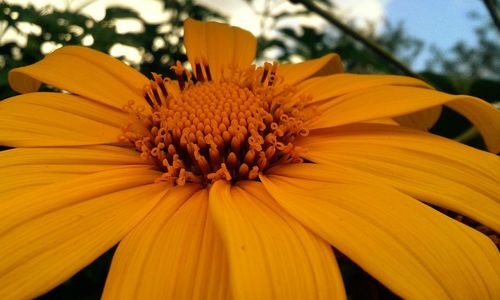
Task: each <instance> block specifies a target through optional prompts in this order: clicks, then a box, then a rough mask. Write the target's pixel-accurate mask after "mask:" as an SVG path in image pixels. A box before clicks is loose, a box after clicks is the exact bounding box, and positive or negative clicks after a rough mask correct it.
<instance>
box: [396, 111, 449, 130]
mask: <svg viewBox="0 0 500 300" xmlns="http://www.w3.org/2000/svg"><path fill="white" fill-rule="evenodd" d="M441 111H442V106H436V107H432V108H429V109H425V110H421V111H417V112H414V113H411V114H408V115H404V116H399V117H396V118H395V120H396V121H397V122H398V123H399V124H401V125H403V126H406V127H410V128H415V129H420V130H429V129H431V128H432V126H434V124H436V122H437V120H438V119H439V117H440V116H441Z"/></svg>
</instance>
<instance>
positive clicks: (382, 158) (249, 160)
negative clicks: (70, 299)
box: [0, 20, 500, 299]
mask: <svg viewBox="0 0 500 300" xmlns="http://www.w3.org/2000/svg"><path fill="white" fill-rule="evenodd" d="M185 45H186V48H187V52H188V58H189V61H190V63H191V66H192V69H193V73H194V77H193V76H192V75H191V73H190V72H188V71H187V70H186V69H185V68H184V67H183V66H182V65H181V64H177V65H176V66H174V67H173V70H174V71H175V73H176V75H177V80H168V79H164V78H162V77H161V76H160V75H156V74H153V79H152V80H151V81H149V80H148V79H146V78H145V77H144V76H143V75H141V74H139V73H138V72H136V71H135V70H133V69H132V68H129V67H128V66H126V65H125V64H123V63H121V62H119V61H118V60H115V59H113V58H111V57H109V56H107V55H105V54H102V53H99V52H96V51H94V50H91V49H87V48H83V47H73V46H72V47H64V48H61V49H59V50H57V51H55V52H54V53H52V54H49V55H48V56H47V57H45V58H44V59H43V60H41V61H40V62H38V63H35V64H33V65H30V66H27V67H22V68H18V69H14V70H12V71H11V72H10V74H9V81H10V84H11V86H12V88H13V89H14V90H16V91H18V92H20V93H22V95H19V96H16V97H12V98H10V99H6V100H4V101H2V102H1V103H0V144H2V145H5V146H8V147H15V148H14V149H10V150H7V151H3V152H1V153H0V165H1V172H2V183H1V184H0V198H1V200H0V252H1V255H0V298H1V299H11V298H13V299H18V298H31V297H35V296H37V295H40V294H42V293H44V292H47V291H48V290H50V289H51V288H53V287H55V286H57V285H58V284H60V283H62V282H64V281H65V280H66V279H68V278H69V277H70V276H71V275H73V274H74V273H76V272H77V271H78V270H80V269H82V268H83V267H85V266H86V265H88V264H89V263H90V262H92V261H93V260H94V259H96V258H97V257H98V256H99V255H101V254H102V253H104V252H105V251H106V250H108V249H110V248H111V247H112V246H113V245H115V244H117V243H119V245H118V248H117V250H116V253H115V255H114V258H113V262H112V265H111V269H110V271H109V275H108V278H107V282H106V286H105V289H104V294H103V297H104V298H105V299H128V298H136V299H191V298H198V299H218V298H228V297H229V298H236V299H344V298H345V291H344V286H343V282H342V278H341V275H340V272H339V268H338V266H337V263H336V260H335V257H334V254H333V252H332V250H331V246H334V247H335V248H336V249H338V250H339V251H340V252H342V253H343V254H344V255H346V256H348V257H349V258H350V259H352V260H353V261H354V262H356V263H357V264H358V265H359V266H361V267H362V268H363V269H364V270H365V271H367V272H368V273H370V274H371V275H372V276H374V277H375V278H376V279H378V280H379V281H380V282H382V283H383V284H384V285H386V286H387V287H388V288H389V289H391V290H392V291H393V292H394V293H396V294H397V295H399V296H401V297H403V298H409V299H416V298H419V299H447V298H453V299H459V298H460V299H488V298H491V299H499V298H500V271H499V270H500V255H499V252H498V250H497V249H496V247H495V245H494V244H493V243H492V242H491V241H490V240H489V239H488V238H487V237H486V236H484V235H483V234H481V233H479V232H478V231H476V230H474V229H471V228H470V227H467V226H465V225H463V224H462V223H459V222H457V221H455V220H453V219H451V218H449V217H447V216H446V215H444V214H442V213H439V212H438V211H437V210H435V209H433V208H431V207H430V206H428V205H427V204H431V205H436V206H440V207H443V208H445V209H448V210H452V211H455V212H457V213H460V214H462V215H465V216H468V217H470V218H472V219H475V220H477V221H478V222H480V223H482V224H484V225H486V226H488V227H490V228H492V229H493V230H495V231H497V232H498V231H500V209H499V200H500V199H499V195H500V185H499V174H500V160H499V158H498V157H497V156H496V155H494V154H492V153H487V152H483V151H479V150H476V149H473V148H470V147H468V146H465V145H462V144H459V143H457V142H454V141H451V140H447V139H445V138H441V137H438V136H435V135H432V134H429V133H427V132H425V131H424V130H417V129H411V128H410V127H411V126H410V125H412V126H413V127H418V128H419V129H425V128H428V127H430V126H431V125H432V124H433V122H434V121H435V119H436V117H437V116H438V115H439V113H440V110H439V107H440V106H441V105H447V106H448V107H450V108H452V109H454V110H456V111H458V112H460V113H462V114H463V115H464V116H465V117H467V118H469V120H470V121H471V122H472V123H473V124H475V125H476V127H477V128H478V129H479V130H480V131H481V133H482V134H483V137H484V139H485V142H486V145H487V146H488V148H489V149H490V151H491V152H495V153H496V152H498V151H499V150H500V117H499V112H498V111H497V110H496V109H495V108H493V107H492V106H490V105H489V104H488V103H486V102H484V101H482V100H480V99H476V98H472V97H468V96H456V95H448V94H445V93H441V92H438V91H435V90H433V89H432V88H431V87H429V86H428V85H426V84H425V83H423V82H421V81H418V80H416V79H412V78H407V77H402V76H387V75H354V74H342V73H341V70H342V67H341V65H340V62H339V57H338V56H337V55H335V54H331V55H327V56H325V57H322V58H319V59H315V60H311V61H307V62H304V63H300V64H283V65H279V66H278V65H277V64H266V65H264V66H263V67H259V68H256V67H255V66H253V65H251V62H252V60H253V59H254V55H255V48H256V42H255V38H254V37H253V36H252V35H251V34H249V33H248V32H246V31H244V30H241V29H239V28H235V27H229V26H227V25H223V24H218V23H202V22H198V21H194V20H187V21H186V24H185ZM195 78H196V79H195ZM41 83H45V84H48V85H51V86H54V87H57V88H59V89H61V90H65V91H68V92H69V93H49V92H36V91H37V90H38V88H39V86H40V85H41ZM395 120H396V121H398V123H396V121H395ZM401 124H404V125H405V126H402V125H401ZM422 202H425V203H427V204H423V203H422Z"/></svg>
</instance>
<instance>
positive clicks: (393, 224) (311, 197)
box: [261, 175, 500, 299]
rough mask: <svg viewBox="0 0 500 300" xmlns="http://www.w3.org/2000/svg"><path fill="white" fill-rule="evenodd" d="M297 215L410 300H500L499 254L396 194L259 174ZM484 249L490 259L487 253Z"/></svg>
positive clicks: (456, 225)
mask: <svg viewBox="0 0 500 300" xmlns="http://www.w3.org/2000/svg"><path fill="white" fill-rule="evenodd" d="M261 180H262V181H263V183H264V185H265V187H266V189H267V190H268V191H269V192H270V193H271V195H272V196H273V197H274V198H275V199H276V200H277V201H278V202H279V204H280V205H281V206H282V207H283V208H284V209H285V210H286V211H288V212H289V213H290V214H291V215H293V216H294V217H295V218H297V219H298V220H299V221H300V222H302V223H303V224H304V225H305V226H307V227H308V228H310V229H311V230H312V231H314V232H315V233H317V234H318V235H319V236H320V237H322V238H323V239H325V240H327V241H328V242H330V243H331V244H332V245H333V246H335V247H336V248H337V249H339V250H340V251H341V252H342V253H344V254H345V255H347V256H348V257H349V258H351V259H352V260H353V261H354V262H356V263H357V264H358V265H360V266H361V267H362V268H363V269H364V270H366V271H367V272H368V273H370V274H371V275H373V276H374V277H375V278H377V279H378V280H379V281H381V282H382V283H383V284H384V285H386V286H387V287H388V288H389V289H391V290H392V291H393V292H395V293H396V294H397V295H399V296H401V297H402V298H405V299H447V298H450V299H456V298H463V299H495V298H498V297H500V290H499V289H498V287H499V286H500V276H499V274H498V271H497V270H498V269H499V268H500V254H499V253H498V251H497V250H496V249H494V247H492V244H493V243H492V242H491V241H488V239H484V238H483V239H479V238H477V240H475V241H472V240H471V238H470V237H469V235H474V236H481V234H480V233H479V232H474V233H472V232H469V233H467V234H465V233H464V231H463V230H464V229H463V227H465V225H463V224H461V223H458V222H456V221H454V220H452V219H450V218H448V217H446V216H445V215H442V214H440V213H439V212H437V211H435V210H434V209H432V208H430V207H428V206H426V205H424V204H422V203H420V202H419V201H417V200H415V199H413V198H411V197H408V196H406V195H404V194H402V193H400V192H397V191H395V190H392V189H390V188H384V187H380V186H369V185H359V184H332V183H325V182H318V181H310V180H301V179H297V178H288V177H286V176H276V175H270V176H261ZM483 251H486V252H488V256H484V255H481V254H482V252H483Z"/></svg>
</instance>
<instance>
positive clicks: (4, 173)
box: [0, 146, 148, 201]
mask: <svg viewBox="0 0 500 300" xmlns="http://www.w3.org/2000/svg"><path fill="white" fill-rule="evenodd" d="M146 164H148V162H147V161H143V160H142V159H140V158H139V155H138V153H137V152H136V151H133V150H131V149H125V148H120V147H113V146H88V147H79V148H71V147H68V148H17V149H10V150H6V151H1V152H0V177H1V178H2V181H0V201H3V200H2V199H8V198H11V197H13V196H15V195H16V194H19V193H26V192H27V191H28V190H32V189H37V188H40V187H42V186H44V185H47V184H51V183H55V182H62V181H65V180H70V179H74V178H76V177H78V176H81V175H85V174H90V173H95V172H100V171H104V170H110V169H116V168H127V167H131V166H132V165H138V166H141V165H146Z"/></svg>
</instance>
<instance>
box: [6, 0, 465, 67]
mask: <svg viewBox="0 0 500 300" xmlns="http://www.w3.org/2000/svg"><path fill="white" fill-rule="evenodd" d="M389 1H391V0H356V1H352V0H335V1H334V3H335V7H336V9H335V10H336V11H335V13H336V15H337V16H338V17H339V18H340V19H341V20H343V21H345V22H350V23H351V24H353V25H354V26H356V27H357V28H358V29H360V30H368V29H369V28H375V29H376V30H379V29H380V27H382V25H383V24H382V23H383V19H384V16H385V15H384V9H385V7H386V5H387V4H388V2H389ZM456 1H459V0H456ZM6 2H8V3H13V4H21V5H26V4H27V3H30V4H32V5H34V6H35V7H37V8H41V7H44V6H47V5H50V6H53V7H55V8H56V9H59V10H64V9H68V10H70V11H75V10H79V11H81V12H82V13H84V14H86V15H89V16H91V17H93V18H94V19H96V20H102V19H103V18H104V15H105V9H106V7H110V6H122V7H128V8H132V9H133V10H134V11H136V12H138V13H139V15H140V16H141V17H142V18H143V19H145V20H147V21H148V22H150V23H162V22H165V21H166V20H167V19H168V14H167V13H166V12H164V11H163V5H162V2H161V1H158V0H141V1H140V4H139V1H138V0H95V1H89V0H6ZM197 3H199V4H202V5H205V6H208V7H209V8H212V9H214V10H216V11H219V12H220V13H221V14H223V15H226V16H228V17H229V23H230V24H231V25H234V26H238V27H241V28H244V29H246V30H249V31H250V32H252V33H253V34H254V35H256V36H257V35H261V34H263V33H264V34H265V35H266V37H267V38H272V37H274V36H276V35H277V34H278V32H277V31H269V27H270V26H271V24H270V23H272V22H273V20H267V21H268V22H264V21H263V20H262V18H261V17H260V16H259V14H261V13H262V11H264V10H265V5H266V3H268V5H269V6H268V9H269V10H270V12H271V13H272V14H277V13H280V12H296V11H298V10H301V9H302V6H301V5H294V4H291V3H290V2H289V1H286V0H269V1H267V0H254V1H253V2H252V3H253V6H250V4H249V3H247V2H246V1H245V0H199V1H197ZM274 25H276V27H277V28H280V27H281V28H282V27H292V28H294V29H296V30H298V29H299V28H300V25H306V26H310V27H314V28H318V29H321V28H324V27H325V26H328V25H327V23H326V22H325V21H324V20H323V19H322V18H321V17H318V16H311V17H293V18H285V19H282V20H281V21H280V22H278V23H277V24H274ZM116 26H117V31H118V33H126V32H140V31H141V30H142V29H143V28H142V26H141V24H140V23H139V22H137V21H134V20H127V19H123V20H118V21H117V22H116ZM31 30H33V29H32V28H30V29H28V28H26V31H24V30H23V31H24V32H25V33H26V32H28V31H31ZM35 30H36V29H35ZM263 31H264V32H263ZM12 39H17V40H18V41H20V44H21V45H22V44H23V42H22V40H23V38H22V37H20V36H17V35H16V34H15V33H14V32H8V34H6V35H5V36H4V38H3V39H2V41H4V40H12ZM24 40H25V38H24ZM93 42H94V41H93V39H92V40H91V39H89V38H86V39H85V40H84V44H85V45H87V46H90V45H92V44H93ZM24 43H25V42H24ZM51 46H52V47H53V48H56V47H54V46H53V45H51ZM51 46H46V47H45V48H44V52H46V51H47V50H49V48H52V47H51ZM111 54H112V55H113V56H122V55H124V56H125V57H126V59H127V60H129V61H130V62H133V63H138V62H139V61H138V60H140V54H139V52H138V51H137V50H136V49H134V48H133V47H128V46H124V45H116V46H113V48H112V49H111Z"/></svg>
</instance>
